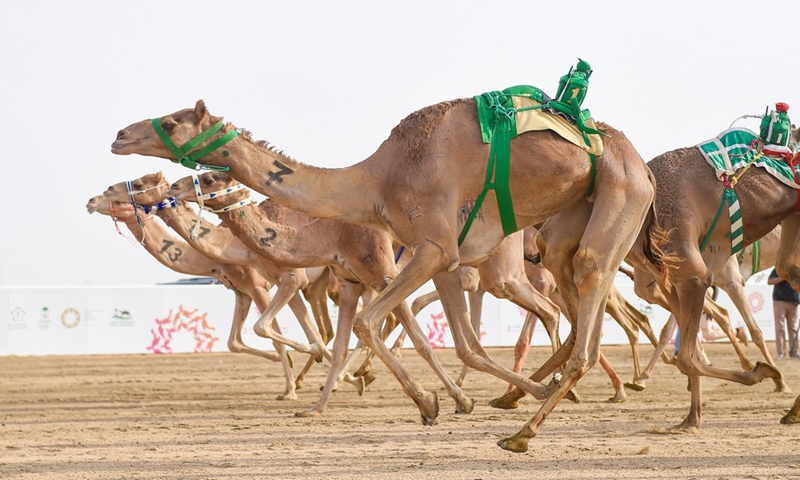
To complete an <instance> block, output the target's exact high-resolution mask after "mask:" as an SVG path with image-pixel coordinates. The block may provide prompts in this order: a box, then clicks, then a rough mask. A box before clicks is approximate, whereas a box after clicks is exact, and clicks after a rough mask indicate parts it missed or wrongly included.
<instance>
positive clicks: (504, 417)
mask: <svg viewBox="0 0 800 480" xmlns="http://www.w3.org/2000/svg"><path fill="white" fill-rule="evenodd" d="M605 351H606V353H607V354H608V355H609V357H610V358H611V360H612V362H614V364H615V365H616V366H617V367H618V370H619V371H620V374H621V375H622V376H623V378H624V379H625V380H629V379H630V376H631V371H632V367H631V362H630V353H629V350H628V349H627V348H625V347H610V348H606V349H605ZM651 351H652V349H650V348H644V349H643V353H645V354H649V353H650V352H651ZM707 351H708V352H709V356H710V357H711V358H712V361H713V362H714V364H715V365H718V366H724V367H726V368H738V362H736V360H735V358H734V356H733V350H732V349H731V348H730V347H729V346H728V345H725V344H717V345H711V346H709V347H708V350H707ZM747 351H748V353H749V354H750V355H751V357H754V358H755V357H756V353H757V352H756V350H755V348H754V347H753V346H752V345H750V347H749V348H748V350H747ZM491 352H492V355H493V356H494V357H495V358H497V359H498V360H499V361H500V362H502V363H503V364H505V365H510V364H511V355H512V351H511V349H492V350H491ZM545 353H546V350H544V349H542V348H535V349H534V350H533V356H532V358H533V359H535V360H537V361H538V362H541V361H542V360H543V359H544V355H545ZM437 354H438V355H439V356H440V358H441V359H442V361H443V363H444V365H445V366H446V367H447V368H448V369H449V371H451V372H454V374H455V372H457V371H458V368H459V366H460V363H459V361H458V359H457V358H456V357H455V354H454V352H453V351H452V350H437ZM298 357H299V358H298ZM298 359H299V360H300V361H298ZM302 360H304V358H303V357H301V356H295V369H296V370H299V368H300V366H301V365H300V364H301V363H302ZM402 361H403V362H404V363H405V364H407V365H408V366H409V367H410V369H411V371H412V372H413V373H414V375H415V378H416V379H418V380H419V381H421V382H422V383H423V384H424V385H425V386H426V388H428V389H432V390H436V391H437V392H438V393H439V395H440V397H442V398H441V405H442V415H441V416H440V417H439V421H438V424H437V425H435V426H433V427H423V426H422V425H421V424H420V422H419V420H418V412H417V409H416V407H415V406H414V405H413V403H412V402H411V401H410V400H409V399H408V398H406V397H405V396H404V395H403V394H402V393H401V391H400V389H399V386H398V384H397V382H396V381H395V380H394V378H393V377H392V376H391V375H389V374H388V372H387V371H386V370H385V368H384V367H383V366H382V365H377V366H376V373H377V375H378V379H377V380H376V381H375V383H373V384H372V385H371V386H370V387H369V389H368V390H367V392H366V394H365V395H364V396H363V397H358V396H357V395H356V394H355V392H354V391H353V389H352V387H350V386H349V385H346V384H345V385H343V386H342V388H341V390H340V391H339V392H337V393H336V394H335V395H334V398H333V400H332V401H331V404H330V406H329V408H328V411H327V412H326V413H325V415H324V416H323V417H320V418H316V419H308V418H294V417H293V414H294V412H296V411H299V410H302V409H305V408H307V407H309V406H310V405H312V404H313V403H314V402H315V401H316V398H317V395H318V393H319V391H318V388H319V386H320V385H322V383H323V380H324V378H323V377H324V374H325V371H326V369H325V368H324V367H319V368H316V369H315V370H314V371H313V372H312V374H311V375H310V376H309V377H308V379H307V382H306V384H305V388H303V389H301V390H299V391H298V395H299V399H298V400H296V401H290V402H287V401H277V400H275V397H276V395H277V394H278V393H280V392H281V391H282V379H281V378H280V368H279V366H278V365H277V364H270V363H266V362H264V361H262V360H260V359H257V358H253V357H249V356H245V355H233V354H193V355H120V356H69V357H2V358H0V365H1V366H2V368H1V369H0V370H2V371H0V478H13V479H45V478H46V479H89V478H91V479H96V478H103V479H106V478H109V479H111V478H113V479H119V478H125V479H132V478H135V479H139V478H141V479H144V478H147V479H153V478H159V479H161V478H165V479H224V478H237V479H241V478H297V479H300V478H303V479H309V478H310V479H314V478H326V479H332V478H342V479H350V478H365V479H366V478H370V479H376V478H393V479H395V478H396V479H427V478H437V479H491V478H501V477H507V476H514V477H517V476H522V478H553V479H563V478H571V479H583V478H592V479H594V478H678V477H682V478H800V426H795V427H787V426H784V425H780V424H779V423H778V422H779V419H780V417H781V416H782V415H783V413H785V411H786V410H788V408H789V407H790V406H791V404H792V402H793V401H794V398H795V395H796V394H797V393H800V382H798V378H800V360H783V361H780V362H778V366H779V368H781V370H782V371H783V372H784V375H785V376H786V378H787V381H788V383H789V385H790V386H791V387H792V388H793V389H794V391H795V393H794V394H777V393H773V392H772V390H773V384H772V382H768V381H765V382H762V383H760V384H758V385H756V386H753V387H744V386H741V385H737V384H732V383H729V382H723V381H719V380H711V379H705V380H704V383H703V386H704V392H705V395H706V396H705V399H706V407H705V410H704V427H703V429H702V431H701V432H700V433H699V434H697V435H664V434H657V433H653V432H654V431H655V430H657V429H658V428H659V427H668V426H671V425H673V424H676V423H678V422H679V421H680V420H682V419H683V417H684V416H685V414H686V412H687V409H688V401H689V394H688V392H686V380H685V377H683V376H681V375H680V374H679V373H678V372H677V370H676V369H675V368H674V367H671V366H668V365H663V364H662V365H659V367H658V368H657V369H656V372H655V375H656V376H655V378H654V379H653V380H651V381H650V383H649V384H648V389H647V390H645V391H644V392H628V401H627V402H626V403H623V404H608V403H605V400H606V399H607V398H608V397H609V396H611V393H612V389H611V386H610V384H609V382H608V379H607V378H606V377H605V376H604V374H603V372H602V370H601V369H600V368H599V367H598V368H595V369H593V370H592V371H590V372H589V373H588V374H587V376H586V377H585V378H584V379H583V380H582V381H581V383H579V384H578V391H579V392H580V394H581V396H582V398H583V402H582V403H579V404H574V403H569V402H562V403H561V405H559V406H558V407H557V409H556V410H555V411H554V412H553V414H551V416H550V417H549V418H548V420H547V421H546V422H545V426H544V428H543V429H542V431H541V432H540V434H539V436H538V437H537V438H535V439H533V440H532V441H531V443H530V450H529V452H528V453H525V454H513V453H509V452H505V451H503V450H501V449H500V448H499V447H497V446H496V445H495V442H496V441H497V440H498V439H500V438H502V437H504V436H507V435H509V434H512V433H514V432H516V431H517V429H518V428H519V427H520V426H521V425H522V424H523V423H524V422H525V421H526V420H527V419H528V418H529V417H530V416H532V415H533V413H534V412H535V410H536V408H537V406H538V402H536V401H533V400H531V399H529V398H528V399H525V400H524V401H523V405H522V407H521V408H520V409H519V410H516V411H502V410H495V409H492V408H491V407H489V406H488V401H489V399H491V398H493V397H494V396H497V395H498V394H500V393H502V391H503V390H504V388H505V387H504V385H503V384H502V383H501V382H500V381H498V380H496V379H494V378H493V377H490V376H488V375H486V374H482V373H477V372H471V373H470V375H469V376H468V377H467V384H466V385H465V392H466V393H467V394H468V395H469V396H471V397H473V398H475V399H476V400H477V401H478V405H477V406H476V408H475V411H474V412H473V413H472V414H470V415H455V414H454V413H453V411H454V403H453V402H452V400H451V399H450V398H448V397H446V395H445V393H444V392H443V391H442V390H441V388H440V385H439V384H438V382H437V381H436V378H435V376H434V375H433V374H432V373H431V372H430V371H429V370H428V369H427V368H426V366H425V364H424V363H423V362H422V361H421V360H420V359H419V358H418V357H416V355H415V354H414V352H413V351H410V350H405V351H403V358H402Z"/></svg>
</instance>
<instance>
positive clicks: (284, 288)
mask: <svg viewBox="0 0 800 480" xmlns="http://www.w3.org/2000/svg"><path fill="white" fill-rule="evenodd" d="M168 188H169V183H168V182H167V181H166V180H165V179H164V176H163V174H162V173H161V172H158V173H152V174H147V175H144V176H142V177H140V178H137V179H135V180H132V181H130V182H119V183H116V184H114V185H111V186H110V187H108V189H107V190H106V191H105V192H104V195H105V196H106V197H107V198H109V199H111V200H115V201H122V202H125V201H127V202H128V203H130V202H131V201H135V202H136V203H138V204H140V205H156V204H158V203H160V202H161V201H163V200H164V199H166V198H167V195H166V193H167V189H168ZM129 190H130V191H129ZM131 199H134V200H131ZM156 212H157V214H158V215H159V216H161V217H162V218H163V219H164V221H165V222H166V223H167V225H169V226H170V227H171V228H172V229H173V230H174V231H175V232H176V233H178V235H180V236H181V237H182V238H184V239H185V240H186V241H188V242H191V243H190V244H191V245H193V246H194V248H196V249H197V250H198V251H200V252H201V253H202V254H203V255H205V256H207V257H209V258H211V259H213V260H217V261H220V262H224V263H229V264H234V265H252V266H254V267H255V268H257V269H258V271H259V273H260V274H261V275H263V276H264V277H265V278H267V279H269V280H270V281H271V283H275V284H277V285H278V291H277V292H276V294H275V296H274V298H273V299H272V301H271V302H270V303H269V305H268V307H267V308H266V309H265V310H263V311H262V314H261V318H259V320H258V321H257V322H256V324H255V325H254V326H253V330H254V331H255V332H256V333H257V334H258V335H259V336H262V337H265V338H270V339H272V340H275V341H278V342H280V343H282V344H284V345H288V346H290V347H292V348H293V349H295V350H297V351H299V352H302V353H307V354H309V355H311V356H312V357H313V358H314V359H316V361H321V360H322V357H323V356H325V357H327V358H328V359H330V352H328V350H327V348H326V347H325V344H326V342H325V340H324V339H323V338H322V337H321V336H320V334H319V332H318V331H317V329H316V328H315V327H314V325H313V322H312V321H311V319H310V318H309V315H308V310H307V309H306V306H305V304H304V303H303V300H302V299H301V298H300V297H299V296H298V295H296V293H297V291H298V290H302V289H305V288H306V287H307V286H308V285H309V278H308V273H307V272H306V271H305V270H304V269H298V268H291V267H289V268H287V267H284V266H281V265H276V264H275V263H274V262H270V261H269V260H267V259H265V258H262V257H260V256H259V255H256V254H254V253H253V252H252V251H251V250H249V249H248V248H247V247H246V246H245V245H244V244H242V243H241V242H240V241H239V240H238V239H236V237H234V236H233V235H232V234H231V233H230V232H228V231H226V230H225V229H217V228H214V226H213V225H211V224H210V223H208V222H206V221H205V220H204V219H203V218H202V217H201V216H199V215H196V214H195V213H194V212H193V211H192V210H191V209H189V208H188V207H186V206H184V205H178V204H175V208H161V209H156ZM198 222H199V223H198ZM322 274H323V272H322V270H319V271H316V272H314V273H312V276H315V279H316V278H318V277H319V276H321V275H322ZM323 301H324V300H323ZM287 303H288V305H289V308H290V309H291V310H292V312H293V313H294V315H295V317H296V318H297V320H298V322H299V323H300V326H301V328H302V329H303V332H304V333H305V335H306V337H307V338H308V340H309V342H311V344H310V345H309V344H305V343H301V342H298V341H296V340H294V339H292V338H289V337H287V336H285V335H282V334H281V333H279V332H278V331H276V330H275V329H274V328H273V325H274V324H273V322H272V320H273V319H274V318H275V316H276V315H277V313H278V311H280V310H281V309H282V308H283V307H284V306H285V305H287ZM325 308H326V309H327V307H325ZM265 319H268V320H269V321H264V320H265Z"/></svg>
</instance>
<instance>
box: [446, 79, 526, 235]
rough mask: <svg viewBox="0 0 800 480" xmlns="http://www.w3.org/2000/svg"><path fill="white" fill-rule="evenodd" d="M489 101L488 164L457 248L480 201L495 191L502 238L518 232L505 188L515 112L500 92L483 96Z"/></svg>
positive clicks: (506, 186)
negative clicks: (491, 115) (491, 116)
mask: <svg viewBox="0 0 800 480" xmlns="http://www.w3.org/2000/svg"><path fill="white" fill-rule="evenodd" d="M484 95H485V96H486V98H487V100H489V106H490V107H491V108H492V110H493V111H494V114H495V122H494V134H493V135H492V143H491V146H490V147H489V162H488V164H487V166H486V180H485V181H484V185H483V191H481V193H480V195H478V198H477V200H475V205H474V206H473V207H472V211H471V212H470V213H469V217H468V218H467V221H466V223H464V228H463V229H462V230H461V235H459V237H458V245H459V246H461V244H462V243H464V239H465V238H466V237H467V232H469V229H470V226H472V222H473V221H474V220H475V217H476V216H477V215H478V211H480V209H481V205H482V204H483V200H484V199H485V198H486V193H487V192H488V191H489V190H494V194H495V197H496V198H497V208H498V210H499V211H500V223H501V224H502V225H503V235H505V236H508V235H511V234H512V233H514V232H516V231H517V221H516V220H515V219H514V205H513V202H512V200H511V190H510V189H509V186H508V181H509V176H510V172H511V135H512V132H511V126H512V120H513V119H514V115H515V114H516V110H515V109H514V107H513V106H509V105H511V99H510V98H508V97H507V96H506V95H503V94H501V93H500V92H490V93H487V94H484Z"/></svg>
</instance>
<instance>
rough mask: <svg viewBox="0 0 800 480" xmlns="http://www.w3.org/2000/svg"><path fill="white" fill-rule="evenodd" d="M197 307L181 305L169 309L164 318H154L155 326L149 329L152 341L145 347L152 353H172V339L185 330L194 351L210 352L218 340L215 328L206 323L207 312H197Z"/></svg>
mask: <svg viewBox="0 0 800 480" xmlns="http://www.w3.org/2000/svg"><path fill="white" fill-rule="evenodd" d="M198 311H199V309H197V308H196V309H194V310H187V309H185V308H183V305H179V306H178V310H177V311H173V310H170V311H169V313H168V314H167V316H166V317H165V318H157V319H156V327H155V328H153V329H151V330H150V333H151V334H152V335H153V341H152V342H151V343H150V345H149V346H148V347H146V348H147V350H150V351H151V352H153V353H172V346H171V343H172V339H173V338H174V337H175V336H176V335H178V334H180V333H182V332H186V333H189V334H191V335H192V336H193V338H194V342H195V343H194V351H195V352H210V351H211V350H212V349H213V348H214V344H215V343H216V342H217V341H218V340H219V337H217V336H215V335H214V333H215V330H216V329H215V328H214V327H212V326H211V325H209V324H208V320H207V318H206V317H208V312H204V313H202V314H200V313H198Z"/></svg>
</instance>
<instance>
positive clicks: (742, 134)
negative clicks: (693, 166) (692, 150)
mask: <svg viewBox="0 0 800 480" xmlns="http://www.w3.org/2000/svg"><path fill="white" fill-rule="evenodd" d="M757 142H758V135H757V134H755V133H754V132H752V131H751V130H748V129H746V128H741V127H738V128H731V129H728V130H725V131H724V132H722V133H720V134H719V135H718V136H717V137H715V138H712V139H711V140H706V141H705V142H703V143H699V144H698V145H697V148H699V149H700V152H702V153H703V158H705V159H706V162H708V164H709V165H711V166H712V167H713V168H714V171H715V173H716V175H717V178H718V179H720V180H721V179H722V175H723V174H727V175H728V176H731V175H733V174H734V173H736V171H737V170H739V169H741V168H744V167H745V166H747V164H748V163H750V162H753V165H754V166H756V167H760V168H763V169H764V170H766V171H768V172H769V173H770V174H772V176H774V177H775V178H777V179H778V180H780V181H781V182H783V183H784V184H786V185H788V186H789V187H791V188H795V189H800V185H799V184H798V183H797V181H796V180H795V175H794V174H793V172H792V167H790V166H789V165H788V164H787V163H786V162H784V161H783V159H780V158H773V157H767V156H766V155H758V149H757V148H756V144H757ZM756 157H757V158H756ZM754 158H755V161H754V160H753V159H754ZM795 168H797V167H795Z"/></svg>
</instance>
